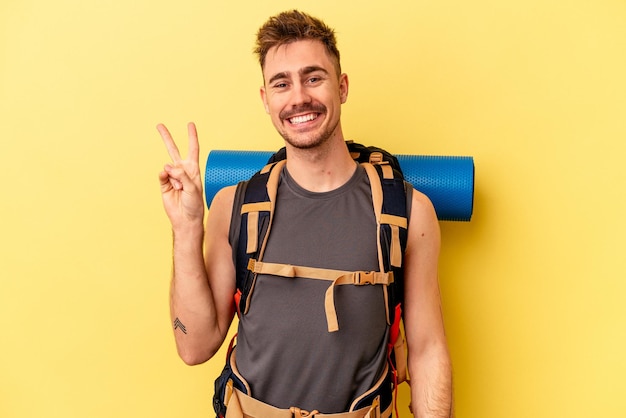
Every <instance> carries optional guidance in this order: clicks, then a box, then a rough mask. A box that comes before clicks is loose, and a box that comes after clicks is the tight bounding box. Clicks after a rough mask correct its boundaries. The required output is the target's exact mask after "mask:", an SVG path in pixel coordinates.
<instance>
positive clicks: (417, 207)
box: [404, 191, 453, 418]
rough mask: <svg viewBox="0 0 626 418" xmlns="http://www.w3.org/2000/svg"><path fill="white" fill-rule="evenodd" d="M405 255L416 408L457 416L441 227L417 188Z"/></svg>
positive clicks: (429, 416)
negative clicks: (444, 309) (441, 277)
mask: <svg viewBox="0 0 626 418" xmlns="http://www.w3.org/2000/svg"><path fill="white" fill-rule="evenodd" d="M410 219H411V220H410V225H409V237H408V244H407V248H406V253H405V254H406V258H405V301H404V306H405V315H404V322H405V329H406V338H407V346H408V356H409V358H408V368H409V376H410V378H411V406H412V411H413V413H414V414H415V416H416V417H419V418H450V417H452V409H453V408H452V371H451V362H450V356H449V353H448V346H447V341H446V336H445V331H444V324H443V318H442V313H441V297H440V292H439V282H438V273H437V270H438V259H439V250H440V245H441V244H440V243H441V238H440V231H439V223H438V221H437V216H436V214H435V211H434V208H433V206H432V204H431V202H430V201H429V200H428V198H427V197H426V196H424V195H423V194H421V193H419V192H417V191H415V192H414V193H413V202H412V210H411V218H410Z"/></svg>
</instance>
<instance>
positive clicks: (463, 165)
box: [204, 150, 474, 221]
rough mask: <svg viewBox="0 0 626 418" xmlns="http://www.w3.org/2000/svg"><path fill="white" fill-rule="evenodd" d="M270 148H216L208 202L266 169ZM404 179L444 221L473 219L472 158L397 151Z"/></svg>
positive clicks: (209, 162)
mask: <svg viewBox="0 0 626 418" xmlns="http://www.w3.org/2000/svg"><path fill="white" fill-rule="evenodd" d="M272 154H273V152H270V151H229V150H213V151H211V152H210V153H209V156H208V158H207V164H206V171H205V178H204V186H205V187H204V189H205V196H206V201H207V205H208V206H210V205H211V201H212V200H213V196H215V194H216V193H217V192H218V190H220V189H221V188H223V187H226V186H231V185H234V184H237V183H239V182H240V181H243V180H247V179H249V178H250V177H252V175H253V174H254V173H256V172H257V171H259V170H260V169H262V168H263V167H264V166H265V165H266V164H267V161H268V159H269V158H270V157H271V156H272ZM395 156H396V157H397V158H398V162H399V163H400V167H401V168H402V172H403V173H404V178H405V179H406V180H407V181H408V182H409V183H411V184H412V185H413V187H414V188H415V189H416V190H419V191H420V192H422V193H424V194H425V195H426V196H428V197H429V198H430V200H431V201H432V203H433V206H434V207H435V211H436V212H437V218H438V219H439V220H441V221H469V220H470V219H471V217H472V211H473V207H474V159H473V158H472V157H454V156H431V155H403V154H396V155H395Z"/></svg>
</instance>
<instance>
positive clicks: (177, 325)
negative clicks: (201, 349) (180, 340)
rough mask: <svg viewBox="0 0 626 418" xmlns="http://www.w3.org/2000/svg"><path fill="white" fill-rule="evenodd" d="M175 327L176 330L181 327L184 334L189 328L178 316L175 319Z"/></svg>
mask: <svg viewBox="0 0 626 418" xmlns="http://www.w3.org/2000/svg"><path fill="white" fill-rule="evenodd" d="M174 329H175V330H176V329H180V330H181V331H182V332H183V334H187V328H186V327H185V325H184V324H183V323H182V322H180V319H178V318H176V319H175V320H174Z"/></svg>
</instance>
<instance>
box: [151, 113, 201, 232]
mask: <svg viewBox="0 0 626 418" xmlns="http://www.w3.org/2000/svg"><path fill="white" fill-rule="evenodd" d="M157 130H158V131H159V133H160V134H161V138H163V142H164V143H165V147H166V148H167V152H168V153H169V155H170V157H171V159H172V162H171V163H169V164H166V165H165V167H164V169H163V171H162V172H160V173H159V180H160V183H161V195H162V198H163V205H164V206H165V212H166V213H167V216H168V217H169V219H170V222H171V223H172V227H173V228H174V229H176V228H177V227H181V226H183V225H185V224H187V223H189V224H193V223H197V222H200V223H202V222H203V219H204V200H203V197H202V179H201V177H200V168H199V158H200V156H199V154H200V145H199V143H198V133H197V131H196V125H195V124H193V123H189V124H188V125H187V134H188V136H189V155H188V156H187V158H186V159H183V158H182V157H181V156H180V152H179V150H178V147H177V146H176V143H175V142H174V140H173V139H172V136H171V135H170V132H169V131H168V130H167V128H166V127H165V125H163V124H159V125H157Z"/></svg>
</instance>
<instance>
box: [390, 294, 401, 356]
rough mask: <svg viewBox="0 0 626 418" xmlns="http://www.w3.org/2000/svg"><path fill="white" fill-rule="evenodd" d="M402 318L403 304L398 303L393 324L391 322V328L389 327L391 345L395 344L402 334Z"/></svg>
mask: <svg viewBox="0 0 626 418" xmlns="http://www.w3.org/2000/svg"><path fill="white" fill-rule="evenodd" d="M401 319H402V305H401V304H399V303H398V304H397V305H396V309H395V314H394V316H393V324H391V328H390V329H389V344H390V345H391V347H393V346H394V344H395V343H396V341H398V336H399V335H400V320H401Z"/></svg>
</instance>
